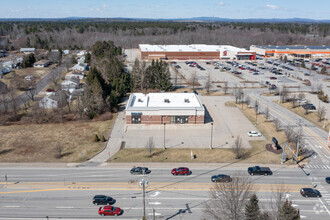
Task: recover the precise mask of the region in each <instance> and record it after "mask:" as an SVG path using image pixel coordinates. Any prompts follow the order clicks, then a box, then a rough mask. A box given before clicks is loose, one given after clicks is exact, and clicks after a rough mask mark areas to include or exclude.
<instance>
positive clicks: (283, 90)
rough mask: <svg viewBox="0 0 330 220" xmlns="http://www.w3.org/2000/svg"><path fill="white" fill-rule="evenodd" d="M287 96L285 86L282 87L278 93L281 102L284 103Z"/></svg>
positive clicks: (287, 92)
mask: <svg viewBox="0 0 330 220" xmlns="http://www.w3.org/2000/svg"><path fill="white" fill-rule="evenodd" d="M288 95H289V91H288V89H287V88H286V86H283V88H282V89H281V91H280V99H281V102H286V101H287V99H288Z"/></svg>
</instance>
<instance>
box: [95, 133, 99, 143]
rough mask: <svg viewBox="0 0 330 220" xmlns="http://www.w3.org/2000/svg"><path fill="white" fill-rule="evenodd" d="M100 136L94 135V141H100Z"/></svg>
mask: <svg viewBox="0 0 330 220" xmlns="http://www.w3.org/2000/svg"><path fill="white" fill-rule="evenodd" d="M99 140H100V139H99V137H98V136H97V134H95V135H94V142H99Z"/></svg>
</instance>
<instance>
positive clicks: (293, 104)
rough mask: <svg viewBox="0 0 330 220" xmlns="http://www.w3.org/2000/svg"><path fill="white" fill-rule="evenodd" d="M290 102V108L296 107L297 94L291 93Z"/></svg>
mask: <svg viewBox="0 0 330 220" xmlns="http://www.w3.org/2000/svg"><path fill="white" fill-rule="evenodd" d="M291 104H292V108H295V107H297V95H296V94H293V95H292V97H291Z"/></svg>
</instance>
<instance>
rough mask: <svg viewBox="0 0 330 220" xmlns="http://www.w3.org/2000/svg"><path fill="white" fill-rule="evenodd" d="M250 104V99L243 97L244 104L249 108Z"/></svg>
mask: <svg viewBox="0 0 330 220" xmlns="http://www.w3.org/2000/svg"><path fill="white" fill-rule="evenodd" d="M250 102H251V99H250V96H246V97H245V104H246V105H247V106H248V107H249V105H250Z"/></svg>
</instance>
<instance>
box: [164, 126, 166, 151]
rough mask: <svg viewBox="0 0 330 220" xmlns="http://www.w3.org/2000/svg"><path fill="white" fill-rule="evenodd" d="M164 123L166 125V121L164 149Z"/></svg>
mask: <svg viewBox="0 0 330 220" xmlns="http://www.w3.org/2000/svg"><path fill="white" fill-rule="evenodd" d="M165 125H166V123H164V150H165V149H166V146H165Z"/></svg>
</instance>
